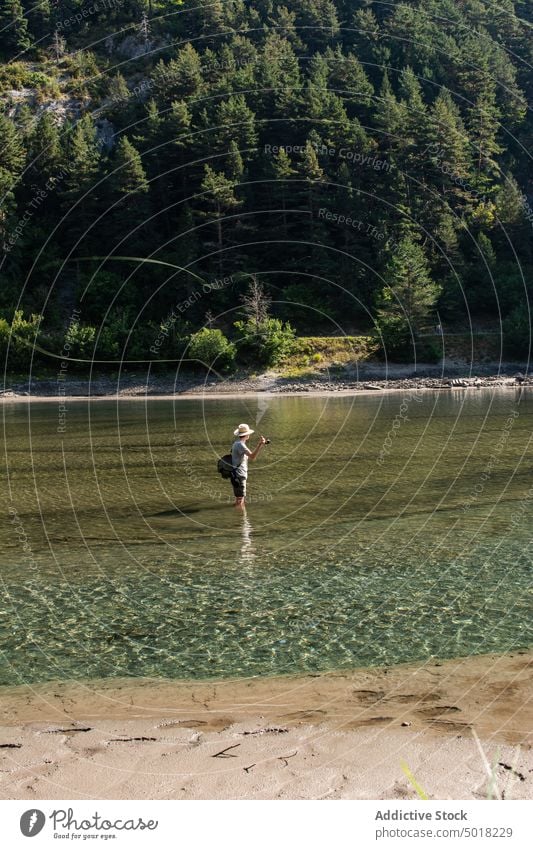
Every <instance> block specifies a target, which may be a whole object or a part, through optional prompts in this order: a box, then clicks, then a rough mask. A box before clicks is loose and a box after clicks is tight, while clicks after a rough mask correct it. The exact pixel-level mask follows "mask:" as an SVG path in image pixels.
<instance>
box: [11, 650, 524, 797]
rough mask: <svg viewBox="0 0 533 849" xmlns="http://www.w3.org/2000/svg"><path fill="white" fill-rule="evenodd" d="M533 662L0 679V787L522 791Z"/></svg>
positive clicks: (206, 793)
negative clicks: (16, 682)
mask: <svg viewBox="0 0 533 849" xmlns="http://www.w3.org/2000/svg"><path fill="white" fill-rule="evenodd" d="M532 662H533V652H526V651H516V652H511V653H509V654H505V655H482V656H477V657H468V658H460V659H456V660H448V661H438V660H436V659H430V660H428V661H427V662H426V663H423V664H420V663H418V664H402V665H399V666H392V667H385V668H366V669H358V670H353V671H339V672H332V673H328V674H323V675H306V676H301V677H280V678H252V679H239V680H226V681H205V682H194V681H169V680H161V681H159V680H156V679H139V680H132V679H108V680H104V681H93V682H90V681H89V682H77V683H68V682H62V683H56V684H38V685H34V686H30V685H28V686H19V687H12V688H3V689H2V690H1V691H0V726H1V727H0V760H1V766H0V797H1V798H3V799H56V798H57V799H63V798H69V799H85V798H96V799H101V798H103V799H127V798H133V799H214V798H216V799H343V798H344V799H345V798H351V799H353V798H356V799H376V798H377V799H415V798H417V790H416V789H415V787H414V784H413V781H412V780H411V777H413V778H414V779H415V781H416V783H417V785H418V786H419V787H421V788H423V790H424V792H425V793H426V794H427V795H428V797H429V798H431V799H485V798H488V797H489V796H492V797H493V798H494V797H496V798H503V799H521V798H531V794H532V790H533V754H532V751H531V743H530V733H531V732H530V729H531V726H532V719H533V716H532V707H531V666H532Z"/></svg>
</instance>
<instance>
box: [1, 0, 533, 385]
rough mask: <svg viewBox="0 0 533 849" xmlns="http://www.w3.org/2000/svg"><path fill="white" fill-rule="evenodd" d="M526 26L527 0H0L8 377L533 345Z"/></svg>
mask: <svg viewBox="0 0 533 849" xmlns="http://www.w3.org/2000/svg"><path fill="white" fill-rule="evenodd" d="M532 24H533V3H532V2H531V0H499V2H498V3H494V2H489V1H488V0H406V2H374V0H345V2H343V1H342V0H282V2H273V0H254V2H245V0H213V2H211V0H209V2H205V0H183V2H179V0H93V2H92V3H91V2H90V0H87V2H84V1H83V0H67V1H66V2H65V0H40V2H39V0H38V2H37V3H34V2H33V0H32V2H30V0H0V58H1V60H2V64H1V65H0V198H1V206H0V247H1V264H0V275H1V289H0V316H1V318H0V342H1V345H2V346H3V347H2V350H3V351H6V350H7V347H8V345H9V362H8V368H11V369H17V368H22V367H24V365H25V364H26V363H27V361H28V356H29V353H30V354H31V347H33V343H34V342H36V343H37V347H36V349H35V351H34V354H35V355H36V356H37V357H41V359H42V361H43V362H45V361H46V358H47V355H46V354H45V353H43V352H44V351H54V352H56V353H57V354H61V351H62V350H63V351H64V350H65V345H68V347H67V349H66V350H68V352H69V354H70V356H78V357H80V358H82V359H83V358H86V359H92V358H96V359H110V360H112V359H125V360H128V359H131V360H133V359H156V360H157V359H162V360H171V359H172V358H174V357H179V356H180V355H182V354H183V352H189V353H188V356H193V357H197V358H198V359H200V360H210V358H211V357H212V356H213V355H215V354H216V355H217V356H218V360H217V363H218V365H219V367H220V368H221V369H223V368H231V367H232V365H233V363H234V360H235V355H236V356H237V359H239V357H240V358H241V361H244V360H246V361H257V362H263V363H264V364H271V363H274V362H276V359H277V358H279V357H280V356H281V355H282V354H283V352H285V351H286V350H287V349H288V348H289V347H290V344H291V340H292V338H293V336H294V334H298V335H303V334H318V335H319V334H324V335H328V334H329V335H336V334H342V333H349V334H357V333H368V332H378V333H379V334H382V338H383V345H385V347H387V348H388V353H389V355H390V356H393V357H394V356H395V355H396V356H397V357H398V358H399V359H402V358H403V359H406V358H407V359H408V358H409V357H412V356H413V351H412V345H413V344H415V345H416V344H417V340H421V339H426V338H427V337H426V335H425V332H426V331H427V329H428V328H431V327H434V326H435V324H438V323H442V324H443V325H444V326H445V327H455V328H459V327H460V328H465V329H468V328H469V327H470V326H471V325H473V326H477V327H481V326H482V327H485V328H486V327H490V328H494V329H495V330H497V331H499V330H500V329H503V338H504V344H505V348H506V351H507V352H508V354H509V355H513V356H515V355H517V356H526V355H527V354H528V353H529V347H530V315H529V295H530V293H531V291H532V286H533V284H532V271H533V250H532V244H533V242H532V234H533V230H532V227H533V210H532V207H533V195H532V186H531V176H532V170H531V167H530V162H531V158H530V151H531V141H532V129H533V122H532V119H531V111H530V109H528V105H527V104H528V100H530V99H531V84H532V78H533V77H532V71H531V63H532V61H533V49H532V46H533V39H532V29H533V28H532ZM202 328H204V329H203V330H202ZM25 342H26V344H25ZM28 342H29V343H30V345H28ZM191 342H192V344H191V345H190V344H189V343H191ZM425 344H426V347H427V342H426V343H425ZM191 351H192V355H191ZM425 353H426V354H428V355H431V351H428V350H426V351H425ZM186 356H187V353H186Z"/></svg>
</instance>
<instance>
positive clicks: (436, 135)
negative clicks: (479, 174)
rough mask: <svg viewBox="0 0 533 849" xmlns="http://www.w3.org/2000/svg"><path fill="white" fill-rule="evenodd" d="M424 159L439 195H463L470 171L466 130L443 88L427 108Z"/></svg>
mask: <svg viewBox="0 0 533 849" xmlns="http://www.w3.org/2000/svg"><path fill="white" fill-rule="evenodd" d="M426 162H427V168H428V171H429V174H430V176H431V179H432V180H433V181H435V182H436V184H437V185H438V186H439V188H440V191H441V192H442V194H443V195H446V194H449V193H451V194H453V195H456V196H457V197H461V198H462V197H464V196H465V193H466V190H467V189H465V186H466V187H467V186H468V181H469V174H470V152H469V140H468V134H467V132H466V129H465V126H464V124H463V121H462V119H461V115H460V112H459V109H458V108H457V106H456V105H455V103H454V102H453V100H452V98H451V95H450V93H449V91H446V90H444V91H442V92H440V94H439V95H438V97H437V99H436V100H435V103H434V104H433V109H432V111H431V116H430V122H429V126H428V146H427V149H426Z"/></svg>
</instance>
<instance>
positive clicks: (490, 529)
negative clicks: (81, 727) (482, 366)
mask: <svg viewBox="0 0 533 849" xmlns="http://www.w3.org/2000/svg"><path fill="white" fill-rule="evenodd" d="M67 406H68V411H67V414H66V418H65V420H64V425H65V430H64V432H62V433H61V432H59V433H58V425H59V424H62V422H60V421H59V419H58V407H57V404H55V403H53V402H52V403H34V404H30V405H28V404H27V403H21V404H18V403H17V404H12V405H6V406H5V408H4V440H5V451H6V454H5V458H6V463H7V472H8V474H7V476H6V478H5V480H6V483H5V486H4V488H3V497H4V501H5V504H4V508H3V512H4V516H5V517H6V521H5V522H3V524H2V530H1V536H0V543H1V545H0V578H1V581H2V584H1V589H2V601H1V605H0V646H1V648H2V650H3V653H2V656H1V658H0V683H2V684H17V683H22V682H38V681H47V680H55V679H74V678H99V677H110V676H165V677H175V678H206V677H229V676H245V675H257V674H279V673H288V672H304V671H310V670H324V669H334V668H341V667H355V666H365V665H375V664H380V665H389V664H394V663H398V662H402V661H408V660H418V659H425V658H427V657H428V656H430V655H433V656H438V657H442V658H445V657H453V656H459V655H468V654H472V653H485V652H497V651H506V650H509V649H511V648H515V647H526V646H528V645H530V644H531V611H532V607H531V596H530V595H529V594H528V593H529V591H530V586H531V583H530V582H531V554H532V545H531V543H532V533H531V530H532V527H533V523H532V518H531V517H532V507H533V488H532V489H531V490H530V488H531V487H532V484H533V476H532V475H531V468H532V461H531V447H530V441H531V431H532V423H533V393H532V392H531V391H528V390H525V391H523V392H522V393H518V391H515V390H509V391H498V392H495V393H493V392H490V391H479V392H476V391H475V390H469V391H468V392H466V393H465V392H462V391H461V392H443V393H438V392H435V393H426V394H424V395H423V396H419V397H418V398H410V399H409V397H408V395H405V396H404V395H401V394H390V395H378V393H376V395H371V396H363V395H362V396H358V397H357V396H356V397H355V398H353V397H340V396H334V397H331V396H329V397H289V398H280V397H276V396H264V397H263V396H260V398H259V400H256V399H255V398H252V399H247V398H242V399H236V400H223V399H218V400H217V399H207V400H205V401H204V402H203V401H201V400H198V401H196V400H194V401H191V400H177V401H174V400H165V401H155V400H154V401H148V402H145V401H121V402H119V403H117V402H116V401H105V402H104V401H98V402H93V403H91V404H88V403H87V402H79V403H68V405H67ZM258 419H260V425H257V427H258V428H260V430H261V431H262V432H263V433H265V434H266V435H268V436H269V437H270V438H271V439H272V443H271V445H269V446H268V447H266V448H265V449H264V451H263V453H262V455H261V457H260V458H259V460H258V461H257V462H256V463H255V464H251V466H250V480H249V491H250V503H249V505H248V508H247V511H246V513H245V514H243V515H241V514H239V513H236V512H235V511H234V510H233V508H232V507H231V506H230V502H231V500H232V499H231V488H230V485H229V483H228V482H225V481H222V480H221V479H220V478H219V476H218V475H217V473H216V471H215V465H216V459H217V456H219V455H220V454H222V453H225V452H226V451H227V449H228V448H229V445H230V443H231V441H232V436H231V434H232V431H233V429H234V427H235V426H236V424H237V423H238V422H240V421H248V422H250V423H251V424H252V426H254V423H255V422H256V420H258ZM253 444H254V437H252V447H253Z"/></svg>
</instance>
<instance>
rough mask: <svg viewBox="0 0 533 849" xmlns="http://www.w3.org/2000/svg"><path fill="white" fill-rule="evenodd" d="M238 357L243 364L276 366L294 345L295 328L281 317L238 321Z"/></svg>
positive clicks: (236, 324)
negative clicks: (259, 320) (256, 320)
mask: <svg viewBox="0 0 533 849" xmlns="http://www.w3.org/2000/svg"><path fill="white" fill-rule="evenodd" d="M235 328H236V329H237V343H238V358H239V360H240V362H242V363H243V364H254V365H259V366H275V365H276V364H277V363H279V362H280V360H282V359H283V357H285V356H287V354H289V353H290V352H291V350H292V348H293V346H294V338H295V337H294V330H293V329H292V327H291V326H290V324H289V323H288V322H287V323H285V324H284V323H283V322H282V321H280V320H279V318H266V319H265V320H264V321H261V322H255V321H252V320H248V321H236V322H235Z"/></svg>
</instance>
